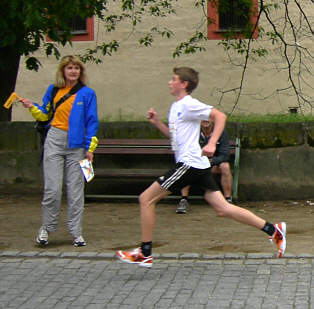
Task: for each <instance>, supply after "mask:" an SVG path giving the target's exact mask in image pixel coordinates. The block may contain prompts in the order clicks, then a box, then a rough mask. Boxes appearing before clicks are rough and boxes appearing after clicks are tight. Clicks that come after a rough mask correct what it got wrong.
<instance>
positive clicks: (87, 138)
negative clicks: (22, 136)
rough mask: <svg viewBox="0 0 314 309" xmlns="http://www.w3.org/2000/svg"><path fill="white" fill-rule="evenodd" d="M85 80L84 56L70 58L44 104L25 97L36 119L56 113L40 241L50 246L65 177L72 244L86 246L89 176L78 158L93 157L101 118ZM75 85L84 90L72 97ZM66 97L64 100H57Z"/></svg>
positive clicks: (47, 156)
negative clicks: (84, 218) (84, 225)
mask: <svg viewBox="0 0 314 309" xmlns="http://www.w3.org/2000/svg"><path fill="white" fill-rule="evenodd" d="M85 83H86V73H85V68H84V66H83V64H82V62H81V61H80V59H79V58H78V57H76V56H71V55H70V56H65V57H63V58H62V59H61V61H60V64H59V66H58V70H57V74H56V81H55V84H54V85H50V86H49V87H48V89H47V91H46V93H45V95H44V97H43V104H42V105H38V104H37V103H33V102H31V101H30V100H28V99H24V98H21V100H20V101H21V102H22V104H23V106H24V107H25V108H28V109H29V111H30V113H31V115H32V116H33V117H34V118H35V119H36V120H39V121H46V120H50V118H51V116H52V119H51V120H50V128H49V130H48V134H47V137H46V139H45V143H44V156H43V176H44V194H43V199H42V224H41V227H40V229H39V232H38V236H37V238H36V243H37V244H41V245H47V244H48V236H49V233H50V232H54V231H56V229H57V225H58V217H59V212H60V204H61V196H62V184H63V181H64V182H65V185H66V191H67V227H68V230H69V233H70V235H71V236H72V239H73V245H74V246H85V245H86V242H85V240H84V238H83V237H82V216H83V208H84V176H83V174H82V171H81V168H80V164H79V161H80V160H82V159H84V158H86V159H88V160H89V161H91V162H92V161H93V151H94V150H95V148H96V147H97V142H98V140H97V138H96V133H97V129H98V118H97V99H96V94H95V92H94V91H93V90H92V89H90V88H88V87H86V86H85ZM78 85H80V86H79V87H78ZM73 87H75V89H78V88H79V90H78V91H77V92H76V93H75V94H72V95H71V92H70V93H69V91H70V90H71V89H72V93H73ZM62 98H63V102H62V104H60V105H59V103H58V104H56V103H57V102H58V101H59V102H60V99H62ZM64 99H65V100H64Z"/></svg>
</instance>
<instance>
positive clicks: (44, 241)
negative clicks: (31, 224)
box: [36, 228, 48, 245]
mask: <svg viewBox="0 0 314 309" xmlns="http://www.w3.org/2000/svg"><path fill="white" fill-rule="evenodd" d="M36 243H37V244H40V245H48V232H47V231H46V230H45V229H44V228H41V229H40V230H39V233H38V236H37V238H36Z"/></svg>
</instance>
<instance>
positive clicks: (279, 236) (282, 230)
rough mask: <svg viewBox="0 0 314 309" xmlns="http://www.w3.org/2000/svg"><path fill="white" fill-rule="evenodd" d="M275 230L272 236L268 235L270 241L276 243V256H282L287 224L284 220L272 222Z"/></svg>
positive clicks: (284, 247)
mask: <svg viewBox="0 0 314 309" xmlns="http://www.w3.org/2000/svg"><path fill="white" fill-rule="evenodd" d="M274 227H275V232H274V234H273V235H272V236H269V240H270V242H272V243H273V244H274V245H276V247H277V250H278V253H277V258H279V259H280V258H282V257H283V255H284V253H285V250H286V230H287V225H286V223H285V222H280V223H276V224H274Z"/></svg>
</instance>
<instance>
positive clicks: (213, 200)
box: [204, 191, 266, 229]
mask: <svg viewBox="0 0 314 309" xmlns="http://www.w3.org/2000/svg"><path fill="white" fill-rule="evenodd" d="M204 198H205V200H206V202H207V203H208V204H210V205H211V206H212V207H213V209H214V211H215V212H216V213H217V215H218V216H220V217H227V218H231V219H234V220H236V221H238V222H241V223H244V224H247V225H251V226H254V227H256V228H258V229H262V228H263V227H264V226H265V223H266V221H265V220H263V219H262V218H260V217H258V216H256V215H255V214H253V213H252V212H251V211H249V210H247V209H244V208H241V207H238V206H235V205H233V204H230V203H228V202H227V201H226V200H225V198H224V197H223V195H222V194H221V192H220V191H214V192H211V191H207V192H206V193H205V194H204Z"/></svg>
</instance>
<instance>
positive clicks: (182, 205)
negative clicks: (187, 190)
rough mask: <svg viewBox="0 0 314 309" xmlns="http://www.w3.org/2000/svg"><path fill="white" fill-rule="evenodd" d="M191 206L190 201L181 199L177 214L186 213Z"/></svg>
mask: <svg viewBox="0 0 314 309" xmlns="http://www.w3.org/2000/svg"><path fill="white" fill-rule="evenodd" d="M188 207H189V203H188V201H187V200H186V199H184V198H183V199H181V200H180V202H179V205H178V206H177V210H176V213H177V214H185V213H186V211H187V209H188Z"/></svg>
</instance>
